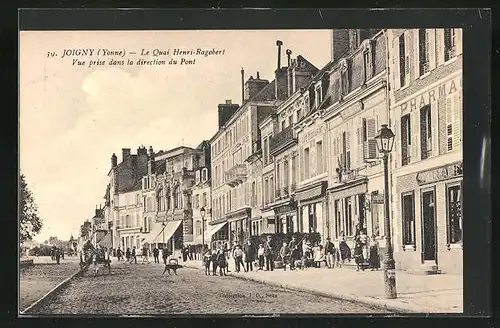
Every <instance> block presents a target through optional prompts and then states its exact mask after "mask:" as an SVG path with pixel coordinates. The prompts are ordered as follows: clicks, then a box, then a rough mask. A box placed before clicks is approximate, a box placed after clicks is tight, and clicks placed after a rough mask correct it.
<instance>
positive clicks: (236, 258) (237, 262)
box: [219, 245, 247, 272]
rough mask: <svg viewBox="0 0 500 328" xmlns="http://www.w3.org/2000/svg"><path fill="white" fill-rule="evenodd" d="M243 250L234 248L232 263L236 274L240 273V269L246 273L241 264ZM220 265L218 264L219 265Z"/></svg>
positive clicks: (238, 246)
mask: <svg viewBox="0 0 500 328" xmlns="http://www.w3.org/2000/svg"><path fill="white" fill-rule="evenodd" d="M243 255H244V254H243V250H242V249H241V246H240V245H237V246H236V249H235V250H234V252H233V257H234V262H235V265H236V272H240V269H241V267H243V269H244V270H245V272H247V270H246V269H245V265H244V264H243ZM219 265H220V264H219Z"/></svg>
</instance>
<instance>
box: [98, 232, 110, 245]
mask: <svg viewBox="0 0 500 328" xmlns="http://www.w3.org/2000/svg"><path fill="white" fill-rule="evenodd" d="M99 245H101V246H104V247H106V248H111V247H112V246H113V243H112V241H111V233H109V232H108V233H106V235H105V236H104V238H103V239H102V240H101V241H100V242H99Z"/></svg>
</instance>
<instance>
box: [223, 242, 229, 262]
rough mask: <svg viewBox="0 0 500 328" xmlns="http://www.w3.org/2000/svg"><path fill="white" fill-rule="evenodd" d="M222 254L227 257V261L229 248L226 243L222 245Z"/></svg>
mask: <svg viewBox="0 0 500 328" xmlns="http://www.w3.org/2000/svg"><path fill="white" fill-rule="evenodd" d="M224 253H225V254H226V256H227V259H228V260H229V247H228V245H227V242H226V243H224Z"/></svg>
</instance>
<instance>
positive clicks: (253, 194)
mask: <svg viewBox="0 0 500 328" xmlns="http://www.w3.org/2000/svg"><path fill="white" fill-rule="evenodd" d="M256 205H257V188H256V187H255V181H253V182H252V206H256Z"/></svg>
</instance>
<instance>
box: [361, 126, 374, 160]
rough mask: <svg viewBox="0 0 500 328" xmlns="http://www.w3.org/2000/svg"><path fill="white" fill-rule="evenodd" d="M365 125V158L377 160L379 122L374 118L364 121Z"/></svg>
mask: <svg viewBox="0 0 500 328" xmlns="http://www.w3.org/2000/svg"><path fill="white" fill-rule="evenodd" d="M363 125H366V129H365V130H366V141H365V142H364V147H363V148H364V158H365V159H375V158H377V141H376V140H375V136H376V135H377V121H376V120H375V119H374V118H368V119H365V120H364V123H363Z"/></svg>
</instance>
